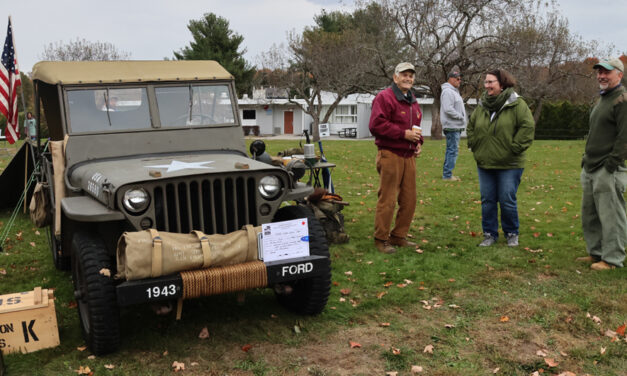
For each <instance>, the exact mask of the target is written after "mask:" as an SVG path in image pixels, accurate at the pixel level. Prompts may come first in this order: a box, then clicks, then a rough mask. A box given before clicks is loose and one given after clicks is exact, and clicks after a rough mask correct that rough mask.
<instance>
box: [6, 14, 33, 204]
mask: <svg viewBox="0 0 627 376" xmlns="http://www.w3.org/2000/svg"><path fill="white" fill-rule="evenodd" d="M9 25H10V26H11V41H12V42H13V59H14V60H15V66H16V67H17V71H18V73H17V74H19V75H20V81H21V80H22V77H21V75H22V71H21V70H20V66H19V59H18V58H17V46H16V45H15V28H14V27H13V20H12V19H11V16H10V15H9ZM20 94H21V97H22V114H23V115H24V118H26V112H28V111H27V109H26V101H25V100H24V86H23V85H20ZM17 122H18V124H17V126H18V129H19V126H20V124H19V122H20V116H19V113H18V116H17ZM24 133H25V134H26V138H30V135H29V132H27V131H26V129H24ZM15 141H16V142H17V140H15ZM28 141H30V140H26V139H25V141H24V143H27V145H25V147H26V154H25V155H24V191H26V190H27V189H28V188H27V187H28V149H29V148H30V144H28ZM24 213H26V199H24Z"/></svg>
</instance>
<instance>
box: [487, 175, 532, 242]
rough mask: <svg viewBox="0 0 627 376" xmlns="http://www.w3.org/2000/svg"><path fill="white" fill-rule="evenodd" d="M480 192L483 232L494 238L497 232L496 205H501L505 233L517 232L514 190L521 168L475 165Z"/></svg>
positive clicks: (502, 225) (515, 190)
mask: <svg viewBox="0 0 627 376" xmlns="http://www.w3.org/2000/svg"><path fill="white" fill-rule="evenodd" d="M477 171H478V173H479V191H480V192H481V226H482V227H483V233H484V234H490V235H491V236H492V237H494V238H495V239H497V238H498V234H499V221H498V207H497V203H498V204H499V206H500V207H501V227H502V228H503V232H504V233H505V234H518V226H519V222H518V203H517V201H516V192H517V191H518V186H519V185H520V178H521V177H522V173H523V169H522V168H513V169H507V170H499V169H484V168H481V167H477Z"/></svg>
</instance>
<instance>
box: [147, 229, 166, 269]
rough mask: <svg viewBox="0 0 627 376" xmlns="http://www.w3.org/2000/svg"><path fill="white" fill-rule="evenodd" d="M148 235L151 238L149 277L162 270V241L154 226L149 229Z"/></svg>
mask: <svg viewBox="0 0 627 376" xmlns="http://www.w3.org/2000/svg"><path fill="white" fill-rule="evenodd" d="M149 231H150V237H151V238H152V273H151V277H153V278H154V277H158V276H160V275H161V271H162V270H163V242H162V240H161V236H159V232H157V230H155V229H154V228H151V229H150V230H149Z"/></svg>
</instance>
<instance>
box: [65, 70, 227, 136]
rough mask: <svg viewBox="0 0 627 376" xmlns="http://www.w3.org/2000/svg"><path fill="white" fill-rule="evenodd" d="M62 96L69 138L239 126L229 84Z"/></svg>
mask: <svg viewBox="0 0 627 376" xmlns="http://www.w3.org/2000/svg"><path fill="white" fill-rule="evenodd" d="M63 91H64V101H65V108H66V112H65V115H66V124H67V132H68V133H69V134H70V135H72V134H101V133H128V132H136V131H152V130H157V129H161V128H163V129H177V128H180V129H186V128H207V127H234V126H238V125H239V114H238V112H237V108H236V105H237V99H236V98H235V96H234V88H233V86H232V84H231V82H230V81H225V80H219V81H206V82H194V83H183V82H180V83H158V84H154V83H146V84H143V85H142V84H139V83H133V84H127V85H114V84H109V85H81V86H78V85H68V86H65V87H64V90H63Z"/></svg>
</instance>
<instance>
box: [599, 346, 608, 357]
mask: <svg viewBox="0 0 627 376" xmlns="http://www.w3.org/2000/svg"><path fill="white" fill-rule="evenodd" d="M605 350H607V347H601V351H599V353H600V354H601V355H603V354H605Z"/></svg>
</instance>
